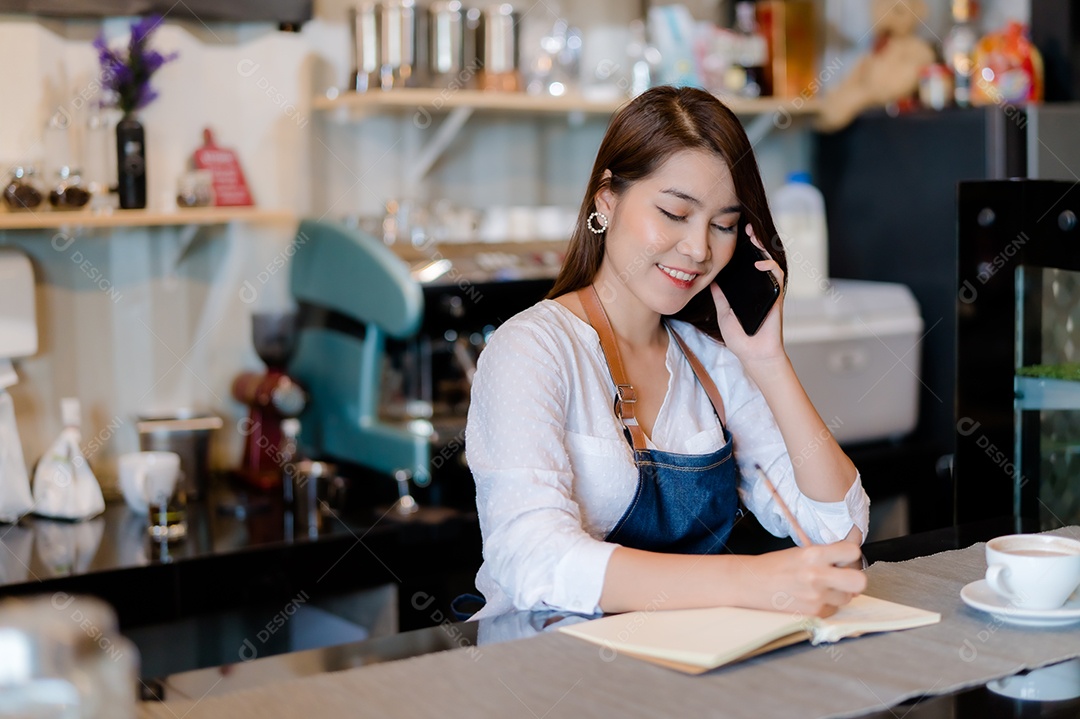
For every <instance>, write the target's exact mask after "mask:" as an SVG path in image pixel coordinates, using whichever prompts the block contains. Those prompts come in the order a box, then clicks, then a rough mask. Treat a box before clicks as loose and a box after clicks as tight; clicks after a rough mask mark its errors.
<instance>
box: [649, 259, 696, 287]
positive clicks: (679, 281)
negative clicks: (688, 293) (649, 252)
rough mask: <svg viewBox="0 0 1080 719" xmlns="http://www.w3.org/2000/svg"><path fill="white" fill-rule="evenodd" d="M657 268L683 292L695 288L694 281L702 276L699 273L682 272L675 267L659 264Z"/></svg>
mask: <svg viewBox="0 0 1080 719" xmlns="http://www.w3.org/2000/svg"><path fill="white" fill-rule="evenodd" d="M656 266H657V268H658V269H659V270H660V271H661V272H663V273H664V274H665V275H667V278H668V279H669V280H671V282H672V283H673V284H674V285H675V286H676V287H678V288H679V289H682V290H688V289H690V288H691V287H693V286H694V280H696V279H697V278H698V276H699V275H700V273H699V272H690V271H688V270H680V269H677V268H675V267H668V266H667V265H661V264H659V263H658V264H657V265H656Z"/></svg>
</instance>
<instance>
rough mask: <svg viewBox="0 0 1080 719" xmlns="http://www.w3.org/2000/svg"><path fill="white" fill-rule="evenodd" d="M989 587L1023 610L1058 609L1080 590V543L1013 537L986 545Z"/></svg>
mask: <svg viewBox="0 0 1080 719" xmlns="http://www.w3.org/2000/svg"><path fill="white" fill-rule="evenodd" d="M986 565H987V566H986V583H987V584H989V585H990V588H991V589H993V590H994V591H995V592H997V593H998V594H999V595H1001V597H1003V598H1004V599H1006V600H1008V602H1009V604H1010V605H1012V606H1014V607H1017V608H1021V609H1057V608H1058V607H1060V606H1061V605H1063V604H1064V603H1065V601H1066V600H1067V599H1068V598H1069V596H1070V595H1071V594H1072V593H1073V592H1074V591H1075V590H1076V588H1077V587H1080V542H1078V541H1076V540H1075V539H1069V538H1067V537H1055V536H1052V535H1047V534H1010V535H1007V536H1004V537H997V538H995V539H991V540H990V541H989V542H987V543H986Z"/></svg>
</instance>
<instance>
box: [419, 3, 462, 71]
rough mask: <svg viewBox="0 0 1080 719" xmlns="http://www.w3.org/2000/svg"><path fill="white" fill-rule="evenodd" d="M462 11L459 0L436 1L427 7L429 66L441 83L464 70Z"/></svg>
mask: <svg viewBox="0 0 1080 719" xmlns="http://www.w3.org/2000/svg"><path fill="white" fill-rule="evenodd" d="M464 41H465V14H464V11H463V10H462V7H461V2H460V0H437V1H436V2H433V3H431V5H430V6H429V7H428V69H429V70H430V72H431V76H432V81H433V82H434V83H436V84H438V85H442V84H444V83H445V82H447V81H451V80H454V79H458V78H459V76H460V75H461V74H462V71H463V70H464V69H465V53H464Z"/></svg>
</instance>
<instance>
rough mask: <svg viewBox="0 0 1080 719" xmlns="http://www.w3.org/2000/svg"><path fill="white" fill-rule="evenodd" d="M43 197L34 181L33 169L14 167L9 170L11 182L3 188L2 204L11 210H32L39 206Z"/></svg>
mask: <svg viewBox="0 0 1080 719" xmlns="http://www.w3.org/2000/svg"><path fill="white" fill-rule="evenodd" d="M42 199H44V198H43V196H42V193H41V190H39V189H38V187H37V182H36V181H35V180H34V168H32V167H29V166H22V165H20V166H16V167H15V168H13V169H12V170H11V180H10V181H9V182H8V184H7V186H6V187H5V188H4V202H5V203H6V204H7V206H8V207H9V208H11V209H12V210H33V209H34V208H36V207H37V206H38V205H40V204H41V201H42Z"/></svg>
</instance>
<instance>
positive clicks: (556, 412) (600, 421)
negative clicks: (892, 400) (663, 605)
mask: <svg viewBox="0 0 1080 719" xmlns="http://www.w3.org/2000/svg"><path fill="white" fill-rule="evenodd" d="M671 325H672V327H673V328H674V329H675V330H676V331H678V333H679V335H680V337H682V338H683V340H684V341H685V342H686V343H687V345H688V346H689V347H690V349H691V350H692V351H693V352H694V353H695V354H696V355H697V356H698V359H700V360H701V363H702V364H703V365H704V366H705V369H706V370H707V371H708V372H709V375H710V376H711V377H712V378H713V381H714V382H715V383H716V386H717V389H718V390H719V392H720V395H721V396H722V397H723V399H724V408H725V412H726V414H727V426H728V429H729V430H730V431H731V434H732V436H733V438H734V444H735V446H734V451H735V458H736V462H737V464H738V467H739V469H740V474H741V477H740V479H739V496H740V498H741V499H742V501H743V503H744V504H745V505H746V506H747V507H748V508H749V509H750V510H751V511H752V512H753V513H754V514H755V515H756V516H757V518H758V521H760V522H761V524H762V526H763V527H765V529H767V530H768V531H769V532H771V533H772V534H774V535H775V536H778V537H783V536H791V535H792V534H793V532H792V530H791V527H790V526H789V524H788V522H787V521H786V520H785V519H784V517H783V515H782V514H781V513H780V511H779V510H778V509H777V507H776V506H775V505H774V504H773V503H772V501H771V496H770V494H769V492H768V489H767V488H766V487H764V486H763V485H762V484H761V482H759V481H758V480H757V479H756V478H755V476H754V474H753V472H752V471H750V470H752V469H753V466H754V464H755V463H757V464H760V465H761V466H762V468H763V469H764V470H765V472H766V473H767V474H768V476H769V478H770V479H771V480H772V482H773V484H774V485H776V488H777V491H778V492H779V493H780V495H781V496H782V497H783V499H784V501H785V502H786V503H787V505H788V507H789V508H790V509H791V511H792V513H793V514H794V515H795V517H796V519H797V520H798V522H799V524H800V525H801V526H802V528H803V529H804V530H805V531H806V533H807V534H808V535H809V537H810V539H811V540H812V541H814V542H822V543H825V542H835V541H838V540H840V539H843V538H844V537H845V536H847V534H848V532H850V530H851V528H852V526H857V527H858V528H859V529H860V530H861V531H862V534H863V536H864V537H865V536H866V531H867V525H868V522H869V510H870V500H869V498H868V497H867V496H866V492H865V491H864V490H863V488H862V481H861V479H859V478H856V481H855V483H854V484H853V485H852V487H851V489H850V490H849V491H848V493H847V496H845V497H844V500H843V501H841V502H818V501H815V500H813V499H810V498H809V497H807V496H805V495H803V494H802V492H801V491H800V490H799V487H798V485H797V484H796V483H795V476H794V470H793V468H792V465H791V460H790V458H789V457H788V453H787V449H786V448H785V446H784V440H783V438H782V437H781V435H780V430H779V428H778V427H777V426H776V421H775V419H774V418H773V415H772V412H771V411H770V410H769V407H768V404H767V403H766V402H765V397H764V396H763V395H762V394H761V392H760V391H759V390H758V388H757V387H756V386H755V385H754V383H753V382H752V381H751V380H750V379H749V378H748V377H747V376H746V374H745V373H744V372H743V369H742V365H741V364H740V363H739V360H738V359H737V358H736V357H735V355H734V354H733V353H732V352H731V351H730V350H728V349H727V348H726V347H725V346H723V345H722V344H720V343H719V342H716V341H715V340H713V339H712V338H710V337H708V336H707V335H705V334H704V333H703V332H701V331H699V330H698V329H696V328H694V327H693V326H692V325H689V324H687V323H684V322H678V321H673V322H672V323H671ZM667 370H668V373H669V375H670V380H669V385H668V392H667V396H666V397H665V398H664V402H663V404H662V405H661V407H660V411H659V413H658V414H657V416H656V420H655V422H654V423H653V429H652V436H651V437H650V438H649V441H648V446H649V448H650V449H660V450H664V451H668V452H677V453H681V454H705V453H708V452H713V451H716V450H717V449H719V448H720V447H721V446H723V434H722V431H721V427H720V424H719V422H718V421H717V419H716V415H715V414H714V412H713V408H712V405H711V404H710V402H709V398H708V396H707V395H706V394H705V391H704V390H703V389H701V386H700V385H699V384H698V382H697V378H696V377H695V376H694V372H693V370H692V369H691V368H690V364H689V362H687V361H686V359H685V357H684V356H683V354H682V351H681V350H680V349H679V347H678V344H677V343H675V342H673V341H672V342H668V350H667ZM613 397H614V384H613V383H612V380H611V374H610V373H609V372H608V367H607V364H606V362H605V361H604V355H603V351H602V350H601V348H600V338H599V336H598V335H597V334H596V331H595V330H593V328H592V327H591V326H589V324H588V323H587V322H585V321H583V320H582V319H581V318H579V317H578V316H577V315H575V314H574V313H573V312H571V311H570V310H569V309H567V308H566V307H563V306H562V305H561V304H559V303H558V302H555V301H554V300H544V301H543V302H540V303H539V304H536V305H534V306H533V307H530V308H529V309H527V310H525V311H524V312H521V313H519V314H517V315H515V316H514V317H512V318H511V319H509V320H508V321H507V322H505V323H504V324H503V325H502V326H500V327H499V328H498V329H497V330H496V331H495V332H494V334H492V336H491V339H490V341H489V342H488V344H487V347H486V348H485V349H484V351H483V352H482V353H481V354H480V359H479V361H478V363H477V370H476V375H475V377H474V379H473V389H472V397H471V403H470V405H469V417H468V424H467V428H466V440H465V441H466V452H467V459H468V464H469V468H470V469H471V470H472V474H473V478H474V479H475V481H476V505H477V510H478V512H479V518H480V531H481V533H482V535H483V541H484V547H483V551H484V562H483V565H482V566H481V567H480V571H479V573H478V574H477V577H476V587H477V589H478V590H479V591H480V592H481V593H482V594H483V595H484V597H485V598H486V599H487V604H486V606H485V607H484V609H483V610H481V612H479V613H478V614H477V615H476V616H475V617H474V618H477V619H479V618H482V617H490V616H495V615H497V614H502V613H503V612H507V611H510V610H513V609H524V610H534V611H535V610H545V609H561V610H566V611H571V612H581V613H585V614H593V613H595V612H598V611H599V602H600V593H601V590H602V588H603V584H604V574H605V571H606V569H607V563H608V560H609V558H610V557H611V553H612V552H613V551H614V550H615V547H616V546H617V545H616V544H612V543H608V542H604V541H603V539H604V537H605V536H607V534H608V532H610V531H611V529H612V528H613V527H614V526H615V524H616V522H618V520H619V519H620V518H621V517H622V515H623V513H624V512H625V511H626V508H627V507H628V506H629V504H630V501H631V499H632V497H633V495H634V493H635V491H636V489H637V482H638V470H637V467H636V466H635V465H634V459H633V452H632V449H631V447H630V445H629V443H627V441H626V439H625V438H624V436H623V433H622V425H621V424H620V423H619V421H618V419H617V418H616V416H615V412H614V409H613V407H612V399H613Z"/></svg>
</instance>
